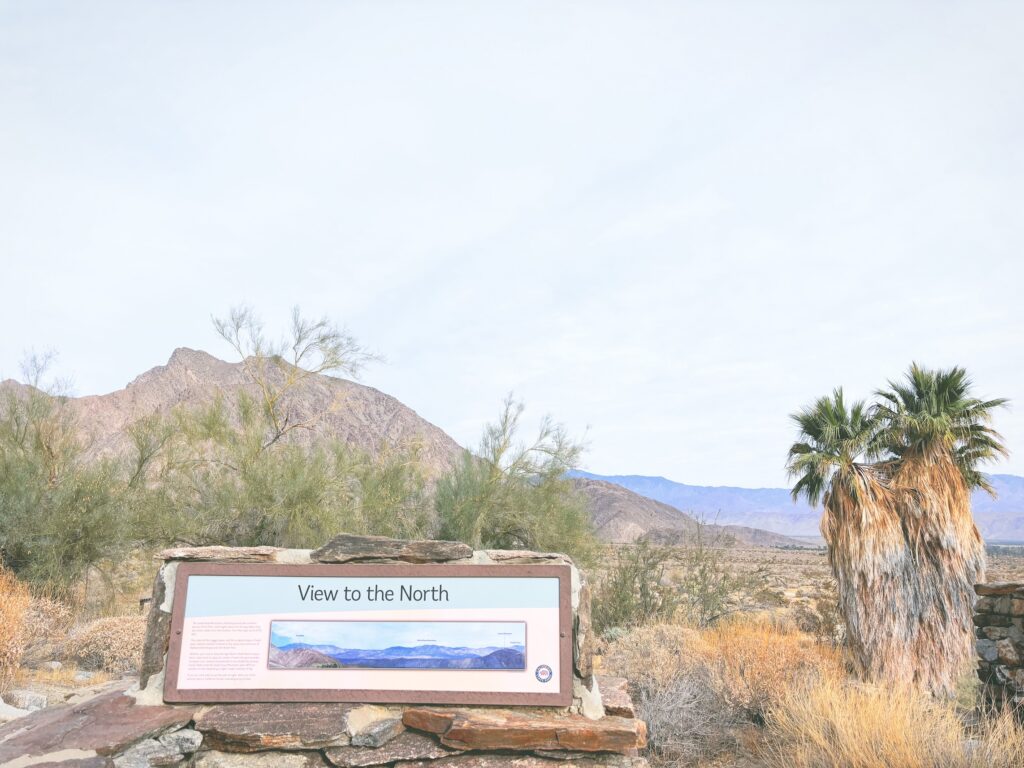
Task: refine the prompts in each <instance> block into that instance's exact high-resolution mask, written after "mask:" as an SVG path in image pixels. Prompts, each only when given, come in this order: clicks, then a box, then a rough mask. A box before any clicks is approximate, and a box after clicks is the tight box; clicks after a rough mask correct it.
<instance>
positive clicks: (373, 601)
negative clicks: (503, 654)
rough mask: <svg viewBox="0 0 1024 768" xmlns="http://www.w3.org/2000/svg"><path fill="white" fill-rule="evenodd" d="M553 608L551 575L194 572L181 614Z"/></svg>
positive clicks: (555, 597) (555, 602)
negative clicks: (499, 576)
mask: <svg viewBox="0 0 1024 768" xmlns="http://www.w3.org/2000/svg"><path fill="white" fill-rule="evenodd" d="M557 607H558V579H556V578H532V577H531V578H495V577H462V578H430V577H413V578H406V577H402V576H381V577H370V578H364V577H360V578H350V577H346V576H330V577H302V576H199V575H194V576H190V577H189V580H188V597H187V599H186V601H185V616H186V617H187V618H197V617H208V616H241V615H247V614H258V613H269V614H282V613H326V612H337V611H388V610H395V609H396V608H398V609H402V608H404V609H409V608H416V609H426V610H430V609H432V608H434V609H446V608H455V609H466V608H557Z"/></svg>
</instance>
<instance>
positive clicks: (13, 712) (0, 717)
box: [0, 701, 30, 723]
mask: <svg viewBox="0 0 1024 768" xmlns="http://www.w3.org/2000/svg"><path fill="white" fill-rule="evenodd" d="M27 714H30V713H29V711H28V710H27V709H20V708H19V707H12V706H11V705H10V704H7V703H5V702H3V701H0V723H9V722H10V721H11V720H17V719H18V718H19V717H24V716H25V715H27Z"/></svg>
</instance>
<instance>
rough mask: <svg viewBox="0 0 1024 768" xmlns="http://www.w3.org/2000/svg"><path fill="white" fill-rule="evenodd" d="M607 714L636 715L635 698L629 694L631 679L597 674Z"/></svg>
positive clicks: (618, 715)
mask: <svg viewBox="0 0 1024 768" xmlns="http://www.w3.org/2000/svg"><path fill="white" fill-rule="evenodd" d="M597 685H598V687H599V688H600V690H601V700H602V701H603V702H604V711H605V714H608V715H612V716H613V717H636V711H635V710H634V709H633V699H632V698H631V697H630V695H629V681H628V680H626V678H624V677H608V676H606V675H597Z"/></svg>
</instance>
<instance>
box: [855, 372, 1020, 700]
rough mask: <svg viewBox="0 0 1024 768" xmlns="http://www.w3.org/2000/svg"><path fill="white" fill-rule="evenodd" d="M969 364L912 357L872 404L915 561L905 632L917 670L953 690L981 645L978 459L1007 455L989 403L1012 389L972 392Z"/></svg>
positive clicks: (878, 450) (935, 687)
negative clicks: (935, 363)
mask: <svg viewBox="0 0 1024 768" xmlns="http://www.w3.org/2000/svg"><path fill="white" fill-rule="evenodd" d="M971 388H972V382H971V380H970V378H969V377H968V375H967V372H966V371H965V370H964V369H963V368H949V369H946V370H930V369H927V368H924V367H922V366H920V365H918V364H917V363H914V364H912V365H911V367H910V370H909V371H908V372H907V374H906V376H905V379H904V380H903V381H900V382H892V381H890V382H889V387H888V389H885V390H881V391H879V392H877V393H876V395H877V396H878V398H879V402H878V403H877V404H876V405H875V406H874V407H873V408H872V410H871V418H872V419H873V420H875V421H876V423H877V426H878V433H877V435H876V437H875V439H874V441H873V445H872V447H871V453H872V454H873V455H874V456H876V457H877V458H879V459H880V461H881V463H880V468H882V469H883V471H884V472H885V474H886V475H887V476H888V482H889V486H890V488H891V489H892V491H893V492H894V493H895V494H896V498H897V499H898V501H899V508H900V516H901V519H902V524H903V531H904V535H905V537H906V544H907V548H908V551H909V553H910V555H911V557H912V560H913V563H914V569H913V571H912V574H911V576H912V578H911V579H910V581H908V583H907V584H906V585H905V589H904V591H903V598H904V599H905V600H907V601H909V604H910V605H913V606H914V611H915V614H916V616H915V617H914V618H915V619H916V621H915V624H914V626H912V627H911V630H912V631H911V633H910V636H909V637H908V638H907V640H908V646H907V653H908V655H909V657H910V658H912V659H914V670H913V671H914V674H913V678H912V679H913V680H914V681H915V682H916V683H917V684H918V685H920V686H921V687H923V688H926V689H928V690H931V691H932V692H934V693H936V694H947V695H948V694H950V693H952V691H953V688H954V686H955V683H956V678H957V676H958V674H959V673H960V672H962V671H963V669H964V668H965V666H966V664H967V663H968V662H969V661H970V660H971V659H972V658H973V655H974V632H973V625H972V620H971V614H972V611H973V605H974V584H976V583H977V582H979V581H981V580H983V579H984V575H985V547H984V542H983V541H982V539H981V534H980V533H979V532H978V528H977V526H976V525H975V524H974V517H973V515H972V514H971V491H972V490H973V489H974V488H983V489H985V490H987V491H988V492H989V493H992V492H993V491H992V487H991V486H990V485H989V483H988V482H987V480H986V479H985V477H984V475H983V474H982V473H981V470H980V465H981V464H983V463H985V462H989V461H993V460H995V459H997V458H999V457H1002V456H1006V455H1007V450H1006V447H1005V446H1004V444H1003V442H1002V437H1001V436H1000V435H999V433H998V432H996V431H995V430H994V429H992V426H991V423H992V411H993V410H995V409H996V408H999V407H1002V406H1004V405H1005V404H1006V402H1007V401H1006V400H1005V399H1001V398H1000V399H994V400H982V399H979V398H976V397H973V396H972V395H971Z"/></svg>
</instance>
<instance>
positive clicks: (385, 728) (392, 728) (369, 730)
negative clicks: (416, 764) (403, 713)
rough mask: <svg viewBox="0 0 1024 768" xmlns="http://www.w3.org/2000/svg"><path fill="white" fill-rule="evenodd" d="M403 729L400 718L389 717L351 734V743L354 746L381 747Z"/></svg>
mask: <svg viewBox="0 0 1024 768" xmlns="http://www.w3.org/2000/svg"><path fill="white" fill-rule="evenodd" d="M404 730H405V726H404V725H403V724H402V718H400V717H390V718H388V719H386V720H378V721H377V722H375V723H373V724H371V725H369V726H367V727H366V728H364V729H363V730H361V731H360V732H359V733H356V734H353V736H352V745H353V746H356V747H382V746H384V745H385V744H387V743H388V742H389V741H391V740H392V739H393V738H395V737H396V736H398V735H399V734H401V733H402V731H404Z"/></svg>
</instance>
